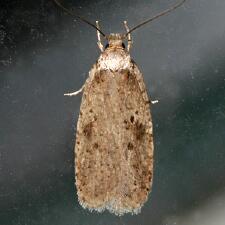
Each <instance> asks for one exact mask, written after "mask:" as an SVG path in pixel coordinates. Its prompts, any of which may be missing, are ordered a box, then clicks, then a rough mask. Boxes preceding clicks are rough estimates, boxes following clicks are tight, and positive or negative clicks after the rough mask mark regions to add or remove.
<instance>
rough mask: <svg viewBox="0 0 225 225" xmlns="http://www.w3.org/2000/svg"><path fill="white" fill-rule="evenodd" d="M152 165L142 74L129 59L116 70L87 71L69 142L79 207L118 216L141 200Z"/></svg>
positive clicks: (135, 207) (136, 207) (133, 209)
mask: <svg viewBox="0 0 225 225" xmlns="http://www.w3.org/2000/svg"><path fill="white" fill-rule="evenodd" d="M152 170H153V139H152V121H151V115H150V109H149V100H148V96H147V93H146V89H145V85H144V82H143V77H142V74H141V73H140V71H139V70H138V68H137V66H136V65H135V64H134V63H133V62H131V65H130V67H129V69H124V70H120V71H116V72H115V71H110V70H98V69H97V65H95V66H94V67H93V69H92V70H91V71H90V74H89V79H88V80H87V81H86V84H85V89H84V93H83V97H82V103H81V109H80V115H79V120H78V125H77V136H76V146H75V172H76V186H77V192H78V198H79V201H80V203H81V205H82V206H84V207H87V208H89V209H95V210H98V211H101V210H104V209H105V208H107V209H109V210H110V211H112V212H114V213H115V214H118V215H122V214H123V213H125V212H131V213H135V212H136V213H137V212H138V211H139V209H140V208H141V206H142V205H143V203H144V202H145V201H146V200H147V196H148V193H149V191H150V189H151V183H152Z"/></svg>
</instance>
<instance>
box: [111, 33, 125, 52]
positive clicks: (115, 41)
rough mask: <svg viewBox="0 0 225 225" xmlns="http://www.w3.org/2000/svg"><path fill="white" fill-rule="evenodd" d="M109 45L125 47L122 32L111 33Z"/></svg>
mask: <svg viewBox="0 0 225 225" xmlns="http://www.w3.org/2000/svg"><path fill="white" fill-rule="evenodd" d="M108 42H109V47H110V48H113V47H121V48H122V47H123V36H122V35H121V34H113V33H112V34H110V35H109V36H108Z"/></svg>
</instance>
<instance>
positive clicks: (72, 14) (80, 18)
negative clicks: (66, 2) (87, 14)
mask: <svg viewBox="0 0 225 225" xmlns="http://www.w3.org/2000/svg"><path fill="white" fill-rule="evenodd" d="M54 2H55V4H56V5H57V6H59V7H60V8H62V9H63V10H64V11H65V12H67V13H68V14H69V15H71V16H74V17H75V18H77V19H79V20H81V21H83V22H84V23H87V24H88V25H90V26H91V27H93V28H95V29H96V30H97V31H99V32H100V34H101V35H102V36H103V37H105V38H106V35H105V34H104V33H103V32H102V31H101V30H100V29H99V28H98V27H96V26H95V25H94V24H93V23H91V22H89V21H88V20H86V19H85V18H83V17H81V16H79V15H77V14H75V13H73V12H71V11H70V10H68V9H66V8H65V7H64V6H62V5H61V4H60V3H59V2H58V1H57V0H54Z"/></svg>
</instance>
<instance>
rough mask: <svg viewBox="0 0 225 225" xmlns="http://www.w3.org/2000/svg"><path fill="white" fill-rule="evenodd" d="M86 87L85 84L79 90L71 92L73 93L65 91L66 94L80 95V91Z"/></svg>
mask: <svg viewBox="0 0 225 225" xmlns="http://www.w3.org/2000/svg"><path fill="white" fill-rule="evenodd" d="M83 89H84V85H83V86H82V87H81V88H80V89H79V90H78V91H75V92H71V93H65V94H64V96H75V95H78V94H79V93H81V92H82V91H83Z"/></svg>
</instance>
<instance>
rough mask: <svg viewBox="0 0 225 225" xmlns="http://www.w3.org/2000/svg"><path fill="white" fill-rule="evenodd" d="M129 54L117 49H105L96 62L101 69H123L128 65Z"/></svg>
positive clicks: (127, 67)
mask: <svg viewBox="0 0 225 225" xmlns="http://www.w3.org/2000/svg"><path fill="white" fill-rule="evenodd" d="M130 61H131V59H130V56H129V55H128V54H126V52H124V51H121V50H117V51H110V50H109V51H105V52H104V53H102V54H101V55H100V57H99V59H98V64H99V67H100V69H102V70H112V71H116V70H124V69H129V67H130Z"/></svg>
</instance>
